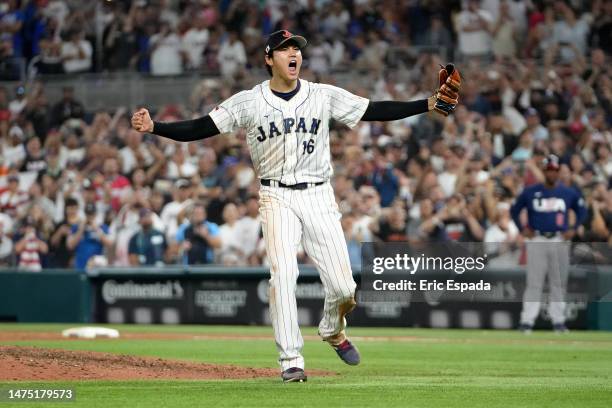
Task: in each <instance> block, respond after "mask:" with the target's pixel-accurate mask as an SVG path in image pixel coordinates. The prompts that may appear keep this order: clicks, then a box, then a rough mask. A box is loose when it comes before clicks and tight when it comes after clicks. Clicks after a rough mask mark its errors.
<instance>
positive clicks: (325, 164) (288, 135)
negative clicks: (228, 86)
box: [209, 79, 369, 184]
mask: <svg viewBox="0 0 612 408" xmlns="http://www.w3.org/2000/svg"><path fill="white" fill-rule="evenodd" d="M299 81H300V90H299V92H298V93H297V94H296V95H294V96H293V97H292V98H291V99H290V100H288V101H286V100H284V99H282V98H280V97H278V96H276V95H275V94H274V93H273V92H272V91H271V90H270V81H264V82H262V83H261V84H259V85H256V86H255V87H254V88H253V89H250V90H246V91H242V92H239V93H237V94H235V95H233V96H232V97H230V98H228V99H227V100H225V101H224V102H223V103H221V104H220V105H219V106H218V107H217V108H215V109H214V110H213V111H211V112H210V114H209V115H210V117H211V118H212V119H213V121H214V122H215V124H216V125H217V128H218V129H219V131H220V132H221V133H228V132H232V131H234V130H236V129H238V128H243V129H245V130H246V131H247V144H248V147H249V151H250V153H251V159H252V161H253V166H254V167H255V171H256V172H257V174H258V176H259V178H262V179H270V180H276V181H280V182H282V183H285V184H297V183H304V182H307V183H317V182H323V181H327V180H329V178H330V177H331V175H332V166H331V160H330V152H329V122H330V120H332V119H333V120H336V121H338V122H341V123H343V124H345V125H346V126H348V127H349V128H353V127H355V126H356V125H357V123H358V122H359V120H360V119H361V117H362V116H363V114H364V112H365V111H366V109H367V107H368V103H369V100H368V99H366V98H362V97H360V96H357V95H354V94H352V93H350V92H348V91H346V90H344V89H341V88H338V87H335V86H332V85H325V84H315V83H311V82H308V81H305V80H303V79H300V80H299Z"/></svg>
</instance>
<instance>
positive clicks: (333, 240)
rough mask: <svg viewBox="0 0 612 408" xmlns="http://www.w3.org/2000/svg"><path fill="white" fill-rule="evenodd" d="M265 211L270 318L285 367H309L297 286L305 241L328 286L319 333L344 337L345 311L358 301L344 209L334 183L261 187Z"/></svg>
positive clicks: (305, 247) (263, 216)
mask: <svg viewBox="0 0 612 408" xmlns="http://www.w3.org/2000/svg"><path fill="white" fill-rule="evenodd" d="M259 195H260V198H259V213H260V215H261V225H262V230H263V236H264V240H265V243H266V250H267V252H268V257H269V259H270V317H271V320H272V327H273V329H274V338H275V340H276V346H277V348H278V351H279V353H280V358H279V363H280V366H281V370H286V369H288V368H291V367H299V368H302V369H303V368H304V358H303V357H302V354H301V351H302V347H303V346H304V340H303V338H302V334H301V332H300V328H299V326H298V314H297V303H296V298H295V290H296V284H297V278H298V273H299V272H298V263H297V250H298V246H299V244H300V242H301V243H302V246H303V247H304V250H305V251H306V253H307V254H308V256H309V257H310V259H312V261H313V262H314V264H315V266H316V268H317V270H318V272H319V275H320V276H321V281H322V282H323V286H324V288H325V304H324V308H323V319H322V320H321V322H320V324H319V335H320V336H321V337H322V338H323V339H328V340H329V341H330V342H333V340H334V339H341V338H343V337H344V328H345V326H346V319H345V318H344V316H345V315H346V313H348V312H350V311H351V310H352V309H353V308H354V306H355V300H354V297H355V288H356V284H355V281H354V280H353V274H352V271H351V265H350V261H349V255H348V250H347V246H346V240H345V238H344V233H343V231H342V226H341V225H340V218H341V215H340V212H339V210H338V205H337V204H336V200H335V197H334V193H333V189H332V187H331V185H330V184H329V183H324V184H321V185H318V186H313V187H309V188H307V189H304V190H291V189H289V188H284V187H269V186H263V185H262V186H261V188H260V191H259Z"/></svg>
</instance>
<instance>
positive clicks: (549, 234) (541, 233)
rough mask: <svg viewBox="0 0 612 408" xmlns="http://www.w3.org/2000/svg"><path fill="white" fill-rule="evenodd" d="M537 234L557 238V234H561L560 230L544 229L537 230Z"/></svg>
mask: <svg viewBox="0 0 612 408" xmlns="http://www.w3.org/2000/svg"><path fill="white" fill-rule="evenodd" d="M536 233H537V235H540V236H542V237H544V238H555V237H556V236H558V235H559V232H542V231H536Z"/></svg>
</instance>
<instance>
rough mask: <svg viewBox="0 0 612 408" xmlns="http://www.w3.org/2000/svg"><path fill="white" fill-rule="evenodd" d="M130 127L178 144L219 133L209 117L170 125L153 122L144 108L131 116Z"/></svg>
mask: <svg viewBox="0 0 612 408" xmlns="http://www.w3.org/2000/svg"><path fill="white" fill-rule="evenodd" d="M132 127H133V128H134V129H136V130H138V131H139V132H148V133H153V134H156V135H159V136H163V137H167V138H169V139H172V140H176V141H179V142H193V141H195V140H202V139H206V138H208V137H212V136H215V135H218V134H219V133H220V132H219V129H218V128H217V125H215V122H214V121H213V120H212V118H211V117H210V116H209V115H206V116H202V117H201V118H197V119H192V120H183V121H178V122H171V123H164V122H154V121H153V120H152V119H151V115H150V114H149V111H148V110H147V109H145V108H141V109H139V110H138V111H136V112H135V113H134V114H133V115H132Z"/></svg>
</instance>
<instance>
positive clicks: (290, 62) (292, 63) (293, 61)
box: [289, 60, 297, 74]
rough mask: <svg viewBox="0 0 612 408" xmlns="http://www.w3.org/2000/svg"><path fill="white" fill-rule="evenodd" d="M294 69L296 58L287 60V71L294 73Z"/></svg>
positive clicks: (295, 68) (295, 67)
mask: <svg viewBox="0 0 612 408" xmlns="http://www.w3.org/2000/svg"><path fill="white" fill-rule="evenodd" d="M296 70H297V61H296V60H291V61H289V72H290V73H292V74H295V71H296Z"/></svg>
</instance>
